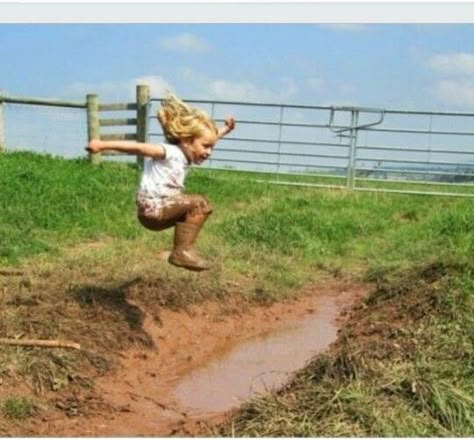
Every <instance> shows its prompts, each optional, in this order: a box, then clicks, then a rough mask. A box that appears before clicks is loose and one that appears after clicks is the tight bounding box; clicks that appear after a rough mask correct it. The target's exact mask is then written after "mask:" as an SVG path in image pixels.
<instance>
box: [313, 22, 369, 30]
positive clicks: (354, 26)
mask: <svg viewBox="0 0 474 440" xmlns="http://www.w3.org/2000/svg"><path fill="white" fill-rule="evenodd" d="M320 26H321V27H323V28H326V29H329V30H331V31H343V32H360V31H365V30H367V29H368V27H367V25H364V24H359V23H331V24H329V23H328V24H321V25H320Z"/></svg>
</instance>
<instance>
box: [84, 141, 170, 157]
mask: <svg viewBox="0 0 474 440" xmlns="http://www.w3.org/2000/svg"><path fill="white" fill-rule="evenodd" d="M86 150H87V151H88V152H89V153H100V152H101V151H118V152H121V153H128V154H136V155H142V156H148V157H151V158H153V159H157V160H162V159H164V158H165V157H166V153H165V149H164V148H163V147H162V146H161V145H160V144H148V143H144V142H133V141H101V140H99V139H93V140H91V141H90V142H89V143H88V144H87V147H86Z"/></svg>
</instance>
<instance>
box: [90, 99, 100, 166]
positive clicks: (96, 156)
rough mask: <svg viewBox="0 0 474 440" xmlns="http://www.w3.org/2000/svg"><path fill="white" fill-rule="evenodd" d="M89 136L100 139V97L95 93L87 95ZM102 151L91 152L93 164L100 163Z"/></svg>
mask: <svg viewBox="0 0 474 440" xmlns="http://www.w3.org/2000/svg"><path fill="white" fill-rule="evenodd" d="M87 137H88V140H89V141H91V140H92V139H100V125H99V98H98V97H97V95H95V94H89V95H87ZM100 159H101V157H100V153H89V160H90V162H91V164H92V165H97V164H98V163H100Z"/></svg>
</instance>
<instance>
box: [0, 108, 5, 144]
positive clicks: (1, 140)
mask: <svg viewBox="0 0 474 440" xmlns="http://www.w3.org/2000/svg"><path fill="white" fill-rule="evenodd" d="M3 151H5V125H4V122H3V101H1V100H0V153H3Z"/></svg>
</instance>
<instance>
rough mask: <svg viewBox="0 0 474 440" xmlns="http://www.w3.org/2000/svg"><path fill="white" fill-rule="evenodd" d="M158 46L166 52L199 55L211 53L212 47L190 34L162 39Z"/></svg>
mask: <svg viewBox="0 0 474 440" xmlns="http://www.w3.org/2000/svg"><path fill="white" fill-rule="evenodd" d="M160 46H161V47H162V48H163V49H166V50H171V51H174V52H184V53H199V54H201V53H208V52H211V51H212V47H211V45H210V44H209V43H208V42H207V41H205V40H203V39H202V38H200V37H198V36H196V35H193V34H190V33H182V34H179V35H175V36H174V37H168V38H163V39H162V40H161V41H160Z"/></svg>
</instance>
